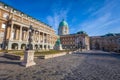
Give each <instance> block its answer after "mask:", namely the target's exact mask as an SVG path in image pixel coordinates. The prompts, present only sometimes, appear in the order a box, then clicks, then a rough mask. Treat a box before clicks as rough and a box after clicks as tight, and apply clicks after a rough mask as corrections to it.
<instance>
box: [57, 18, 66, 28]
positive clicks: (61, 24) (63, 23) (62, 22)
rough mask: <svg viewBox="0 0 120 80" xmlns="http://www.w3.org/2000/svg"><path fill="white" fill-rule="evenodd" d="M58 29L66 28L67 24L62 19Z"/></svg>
mask: <svg viewBox="0 0 120 80" xmlns="http://www.w3.org/2000/svg"><path fill="white" fill-rule="evenodd" d="M59 27H68V23H67V22H66V21H65V20H64V19H63V20H62V21H61V22H60V24H59Z"/></svg>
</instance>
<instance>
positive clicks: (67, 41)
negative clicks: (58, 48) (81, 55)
mask: <svg viewBox="0 0 120 80" xmlns="http://www.w3.org/2000/svg"><path fill="white" fill-rule="evenodd" d="M60 40H61V44H62V46H63V48H64V49H77V48H78V44H79V42H80V41H81V42H82V47H83V48H85V49H87V50H89V37H88V36H86V35H84V34H72V35H64V36H60Z"/></svg>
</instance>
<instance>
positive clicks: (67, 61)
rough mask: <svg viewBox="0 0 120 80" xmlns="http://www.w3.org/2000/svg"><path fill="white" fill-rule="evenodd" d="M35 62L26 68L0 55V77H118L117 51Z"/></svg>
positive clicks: (67, 79)
mask: <svg viewBox="0 0 120 80" xmlns="http://www.w3.org/2000/svg"><path fill="white" fill-rule="evenodd" d="M94 53H96V54H95V55H94ZM97 54H98V55H97ZM35 62H36V63H37V65H35V66H32V67H29V68H25V67H23V66H21V65H20V61H19V60H9V59H6V58H4V57H2V56H0V80H120V55H116V54H108V53H104V52H99V53H97V52H95V51H93V52H89V54H88V53H86V54H83V53H79V54H67V55H65V56H61V57H56V58H52V59H46V60H42V59H35Z"/></svg>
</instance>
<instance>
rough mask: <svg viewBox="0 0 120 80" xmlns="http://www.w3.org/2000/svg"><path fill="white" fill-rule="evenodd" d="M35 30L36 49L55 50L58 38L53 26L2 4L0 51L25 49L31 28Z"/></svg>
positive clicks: (34, 46) (0, 8)
mask: <svg viewBox="0 0 120 80" xmlns="http://www.w3.org/2000/svg"><path fill="white" fill-rule="evenodd" d="M30 26H32V27H33V28H34V32H33V37H32V39H33V41H32V46H33V48H34V49H39V50H44V49H53V48H54V45H55V43H56V40H57V38H58V36H57V35H56V34H55V31H54V30H53V29H52V28H51V26H49V25H47V24H45V23H43V22H41V21H39V20H37V19H35V18H33V17H31V16H29V15H27V14H25V13H23V12H21V11H19V10H16V9H14V8H13V7H11V6H8V5H6V4H5V3H2V2H0V49H3V48H5V49H8V50H11V49H16V50H21V49H25V47H26V46H27V44H28V35H29V27H30Z"/></svg>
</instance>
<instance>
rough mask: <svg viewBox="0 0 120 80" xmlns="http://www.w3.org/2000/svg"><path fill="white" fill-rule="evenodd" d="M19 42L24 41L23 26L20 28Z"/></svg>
mask: <svg viewBox="0 0 120 80" xmlns="http://www.w3.org/2000/svg"><path fill="white" fill-rule="evenodd" d="M19 41H22V26H20V36H19Z"/></svg>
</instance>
